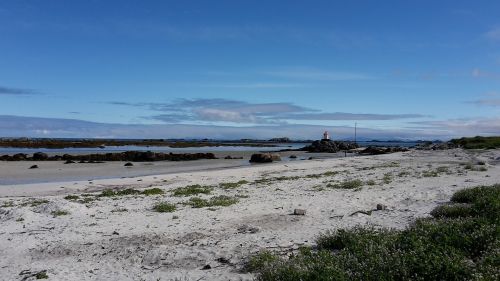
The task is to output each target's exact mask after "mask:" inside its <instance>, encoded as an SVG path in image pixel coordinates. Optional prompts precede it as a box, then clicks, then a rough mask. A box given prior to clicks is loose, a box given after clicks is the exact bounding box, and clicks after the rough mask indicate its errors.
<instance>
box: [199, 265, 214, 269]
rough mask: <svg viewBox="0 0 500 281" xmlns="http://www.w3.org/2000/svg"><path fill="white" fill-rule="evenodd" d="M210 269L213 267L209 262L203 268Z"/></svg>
mask: <svg viewBox="0 0 500 281" xmlns="http://www.w3.org/2000/svg"><path fill="white" fill-rule="evenodd" d="M209 269H212V267H211V266H210V265H209V264H207V265H205V266H204V267H203V268H202V269H201V270H209Z"/></svg>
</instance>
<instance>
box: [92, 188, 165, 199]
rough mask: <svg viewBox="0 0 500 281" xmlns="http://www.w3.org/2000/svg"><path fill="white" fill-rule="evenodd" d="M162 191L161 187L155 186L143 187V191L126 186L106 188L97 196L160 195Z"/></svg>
mask: <svg viewBox="0 0 500 281" xmlns="http://www.w3.org/2000/svg"><path fill="white" fill-rule="evenodd" d="M163 193H164V191H163V189H161V188H158V187H155V188H149V189H145V190H143V191H140V190H137V189H133V188H127V189H122V190H112V189H106V190H103V191H102V192H101V194H99V195H98V197H116V196H127V195H146V196H149V195H160V194H163Z"/></svg>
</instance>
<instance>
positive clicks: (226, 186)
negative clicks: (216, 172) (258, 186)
mask: <svg viewBox="0 0 500 281" xmlns="http://www.w3.org/2000/svg"><path fill="white" fill-rule="evenodd" d="M248 183H249V182H248V181H246V180H240V181H238V182H223V183H220V184H219V187H221V188H224V189H234V188H238V187H240V186H242V185H244V184H248Z"/></svg>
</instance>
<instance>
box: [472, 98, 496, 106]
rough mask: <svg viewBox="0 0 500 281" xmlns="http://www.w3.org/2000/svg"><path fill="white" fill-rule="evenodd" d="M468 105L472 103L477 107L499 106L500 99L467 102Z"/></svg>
mask: <svg viewBox="0 0 500 281" xmlns="http://www.w3.org/2000/svg"><path fill="white" fill-rule="evenodd" d="M468 103H472V104H475V105H478V106H493V107H496V106H500V99H480V100H475V101H469V102H468Z"/></svg>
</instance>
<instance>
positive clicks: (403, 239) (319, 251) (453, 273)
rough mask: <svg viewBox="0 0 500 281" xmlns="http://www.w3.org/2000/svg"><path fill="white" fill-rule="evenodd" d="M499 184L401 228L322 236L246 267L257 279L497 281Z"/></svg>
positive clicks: (462, 195) (469, 192)
mask: <svg viewBox="0 0 500 281" xmlns="http://www.w3.org/2000/svg"><path fill="white" fill-rule="evenodd" d="M499 195H500V185H495V186H489V187H477V188H473V189H468V190H463V191H459V192H457V193H455V195H454V196H453V198H452V202H455V204H459V205H453V204H452V205H445V206H447V207H446V208H442V206H441V207H438V208H437V209H436V210H435V211H434V212H433V213H434V214H439V215H437V216H436V218H428V219H419V220H417V221H416V222H415V223H414V224H412V225H410V226H409V227H407V228H406V229H405V230H385V229H374V228H360V227H358V228H354V229H350V230H337V231H333V232H327V233H325V234H322V235H320V236H319V238H318V239H317V241H316V242H317V248H316V249H315V250H304V251H300V252H299V253H298V254H294V255H292V256H290V257H288V258H286V257H281V256H280V255H278V254H273V253H269V252H267V253H264V254H262V255H257V256H255V257H252V258H250V259H249V262H248V263H247V266H246V269H248V270H250V271H252V272H256V273H257V277H256V280H261V281H267V280H297V281H298V280H301V281H306V280H307V281H308V280H311V281H312V280H355V281H358V280H359V281H361V280H403V281H406V280H408V281H409V280H422V281H423V280H498V279H497V278H498V276H499V275H498V274H499V273H500V272H499V270H498V268H499V266H500V257H499V253H500V239H499V237H500V227H499V225H498V223H499V218H500V213H499V212H500V211H499V210H500V196H499Z"/></svg>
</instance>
